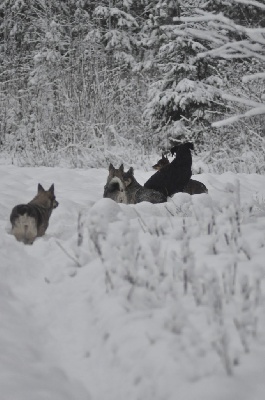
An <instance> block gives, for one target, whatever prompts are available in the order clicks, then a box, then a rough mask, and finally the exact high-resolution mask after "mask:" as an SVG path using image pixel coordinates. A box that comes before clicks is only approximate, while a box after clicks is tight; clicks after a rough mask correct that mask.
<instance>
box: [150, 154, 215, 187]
mask: <svg viewBox="0 0 265 400" xmlns="http://www.w3.org/2000/svg"><path fill="white" fill-rule="evenodd" d="M173 149H174V147H173ZM171 150H172V149H171ZM173 154H174V153H173ZM168 164H169V159H168V158H167V157H165V156H164V154H162V158H161V159H160V160H158V161H157V163H156V164H155V165H153V167H152V168H154V169H156V170H157V171H160V170H161V169H162V168H164V167H165V166H166V165H168ZM183 192H184V193H188V194H190V195H193V194H201V193H208V189H207V187H206V186H205V185H204V184H203V183H202V182H199V181H196V180H195V179H190V180H189V182H188V183H187V185H186V186H184V189H183Z"/></svg>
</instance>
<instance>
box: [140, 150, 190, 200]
mask: <svg viewBox="0 0 265 400" xmlns="http://www.w3.org/2000/svg"><path fill="white" fill-rule="evenodd" d="M193 148H194V147H193V143H190V142H187V143H183V144H180V145H178V146H174V147H172V149H171V154H172V155H173V154H176V158H174V160H173V161H172V162H171V163H170V164H168V165H166V166H165V167H163V168H162V169H161V170H160V171H157V172H156V173H155V174H154V175H152V176H151V178H150V179H148V181H147V182H145V184H144V187H146V188H148V189H154V190H157V191H159V192H161V193H163V194H164V195H165V196H172V195H173V194H175V193H178V192H182V191H183V189H184V187H185V186H186V185H187V183H188V182H189V180H190V177H191V175H192V174H191V165H192V157H191V152H190V150H193Z"/></svg>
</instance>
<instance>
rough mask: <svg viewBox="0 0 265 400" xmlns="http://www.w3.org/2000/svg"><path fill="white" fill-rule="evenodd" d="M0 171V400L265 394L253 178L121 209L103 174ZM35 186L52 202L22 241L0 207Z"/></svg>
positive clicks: (243, 398) (262, 209) (256, 180)
mask: <svg viewBox="0 0 265 400" xmlns="http://www.w3.org/2000/svg"><path fill="white" fill-rule="evenodd" d="M0 174H1V194H0V204H1V209H0V268H1V283H0V285H1V291H0V297H1V301H0V312H1V333H0V354H1V357H0V368H1V373H0V387H1V396H0V399H1V400H61V399H62V400H66V399H69V400H89V399H92V400H125V399H126V400H176V399H178V400H184V399H185V400H195V399H204V400H227V399H240V400H249V399H253V400H263V399H264V390H265V381H264V373H265V364H264V359H265V313H264V307H265V284H264V278H265V200H264V199H265V176H261V175H255V174H252V175H247V174H233V173H225V174H222V175H213V174H202V175H195V176H194V178H195V179H198V180H200V181H202V182H203V183H204V184H205V185H206V186H207V187H208V189H209V195H204V194H203V195H196V196H189V195H188V194H184V193H179V194H176V195H175V196H174V197H173V198H172V199H170V200H169V201H168V202H167V203H165V204H157V205H152V204H149V203H141V204H138V205H135V206H130V205H120V204H117V203H114V202H113V201H112V200H110V199H103V198H102V195H103V186H104V184H105V182H106V178H107V170H105V169H90V170H78V169H77V170H69V169H63V168H44V167H41V168H19V167H14V166H4V165H1V166H0ZM151 174H152V172H151V171H149V172H144V171H139V170H136V171H135V176H136V178H137V179H138V181H139V182H140V183H143V182H145V180H146V179H147V178H149V176H150V175H151ZM39 182H40V183H41V184H42V185H43V186H44V188H46V189H47V188H48V187H49V186H50V185H51V184H52V183H54V184H55V194H56V197H57V200H58V201H59V207H58V208H57V209H56V210H54V212H53V214H52V216H51V219H50V226H49V228H48V230H47V233H46V235H45V236H44V237H43V238H39V239H37V240H36V242H35V243H34V244H33V245H32V246H25V245H23V244H21V243H18V242H17V241H16V240H15V238H14V237H13V236H12V235H10V234H9V232H10V224H9V215H10V212H11V209H12V207H13V206H15V205H16V204H18V203H22V202H28V201H30V200H31V199H32V198H33V197H34V195H35V194H36V191H37V184H38V183H39Z"/></svg>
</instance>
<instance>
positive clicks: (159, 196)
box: [103, 164, 167, 204]
mask: <svg viewBox="0 0 265 400" xmlns="http://www.w3.org/2000/svg"><path fill="white" fill-rule="evenodd" d="M103 197H108V198H111V199H112V200H114V201H116V202H117V203H124V204H136V203H141V202H142V201H148V202H150V203H164V202H166V201H167V197H166V196H165V195H164V194H163V193H160V192H158V191H156V190H153V189H147V188H145V187H143V186H141V185H140V183H138V182H137V180H136V179H135V177H134V171H133V168H132V167H131V168H130V169H129V170H128V171H127V172H124V167H123V164H121V166H120V167H119V168H118V169H116V168H114V167H113V165H112V164H110V166H109V176H108V178H107V183H106V185H105V187H104V194H103Z"/></svg>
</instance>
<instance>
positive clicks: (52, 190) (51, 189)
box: [48, 183, 54, 194]
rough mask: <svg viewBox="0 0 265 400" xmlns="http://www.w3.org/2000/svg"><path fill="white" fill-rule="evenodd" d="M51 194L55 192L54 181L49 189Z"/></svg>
mask: <svg viewBox="0 0 265 400" xmlns="http://www.w3.org/2000/svg"><path fill="white" fill-rule="evenodd" d="M48 191H49V192H50V193H51V194H54V183H53V184H52V185H51V187H50V189H49V190H48Z"/></svg>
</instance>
